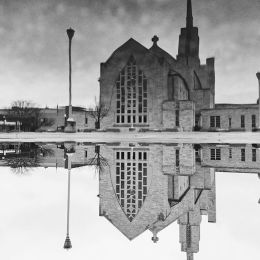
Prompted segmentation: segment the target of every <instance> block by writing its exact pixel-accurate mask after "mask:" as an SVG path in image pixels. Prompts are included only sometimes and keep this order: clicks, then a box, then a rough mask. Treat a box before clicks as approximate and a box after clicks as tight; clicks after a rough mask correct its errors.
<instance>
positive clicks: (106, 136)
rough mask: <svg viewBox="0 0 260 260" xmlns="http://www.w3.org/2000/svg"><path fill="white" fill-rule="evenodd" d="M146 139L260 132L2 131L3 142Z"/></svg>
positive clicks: (220, 138) (244, 139) (233, 139)
mask: <svg viewBox="0 0 260 260" xmlns="http://www.w3.org/2000/svg"><path fill="white" fill-rule="evenodd" d="M73 141H74V142H93V143H100V142H108V143H111V142H147V143H258V144H260V133H257V132H254V133H252V132H233V133H232V132H229V133H216V132H214V133H213V132H211V133H205V132H174V133H170V132H162V133H150V132H149V133H134V132H129V133H108V132H106V133H104V132H91V133H72V134H71V133H28V132H22V133H0V142H73Z"/></svg>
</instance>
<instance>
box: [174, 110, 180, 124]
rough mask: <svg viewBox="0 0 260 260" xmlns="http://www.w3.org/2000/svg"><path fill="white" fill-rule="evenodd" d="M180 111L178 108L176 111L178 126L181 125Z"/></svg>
mask: <svg viewBox="0 0 260 260" xmlns="http://www.w3.org/2000/svg"><path fill="white" fill-rule="evenodd" d="M179 118H180V111H179V110H176V111H175V125H176V126H177V127H178V126H180V119H179Z"/></svg>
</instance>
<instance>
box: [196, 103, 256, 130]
mask: <svg viewBox="0 0 260 260" xmlns="http://www.w3.org/2000/svg"><path fill="white" fill-rule="evenodd" d="M258 110H259V106H258V104H216V105H215V108H214V109H203V110H201V122H200V123H201V130H202V131H254V130H256V129H257V128H258V126H259V116H258Z"/></svg>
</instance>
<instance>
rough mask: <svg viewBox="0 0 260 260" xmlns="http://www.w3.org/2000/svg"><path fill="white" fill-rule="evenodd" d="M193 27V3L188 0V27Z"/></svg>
mask: <svg viewBox="0 0 260 260" xmlns="http://www.w3.org/2000/svg"><path fill="white" fill-rule="evenodd" d="M192 27H193V16H192V3H191V0H187V17H186V28H187V29H190V28H192Z"/></svg>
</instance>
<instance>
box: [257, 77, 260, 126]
mask: <svg viewBox="0 0 260 260" xmlns="http://www.w3.org/2000/svg"><path fill="white" fill-rule="evenodd" d="M256 77H257V79H258V89H259V94H258V130H259V129H260V72H257V73H256Z"/></svg>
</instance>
